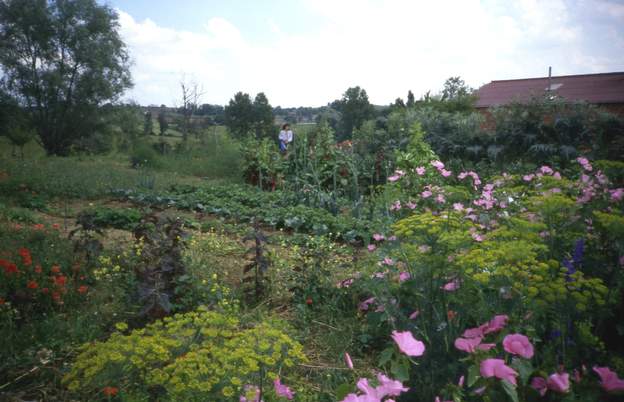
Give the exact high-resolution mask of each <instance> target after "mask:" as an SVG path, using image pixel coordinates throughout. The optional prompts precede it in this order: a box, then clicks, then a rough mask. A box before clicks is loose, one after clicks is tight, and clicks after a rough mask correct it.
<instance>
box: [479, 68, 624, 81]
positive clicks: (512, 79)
mask: <svg viewBox="0 0 624 402" xmlns="http://www.w3.org/2000/svg"><path fill="white" fill-rule="evenodd" d="M618 74H621V75H624V71H614V72H610V73H594V74H570V75H553V76H552V77H550V78H551V79H556V78H568V77H590V76H602V75H618ZM544 79H546V80H547V79H548V76H546V77H532V78H511V79H506V80H492V81H490V83H492V82H508V81H532V80H544Z"/></svg>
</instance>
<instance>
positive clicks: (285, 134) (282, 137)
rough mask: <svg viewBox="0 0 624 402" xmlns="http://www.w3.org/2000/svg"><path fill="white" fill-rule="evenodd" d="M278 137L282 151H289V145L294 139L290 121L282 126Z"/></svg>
mask: <svg viewBox="0 0 624 402" xmlns="http://www.w3.org/2000/svg"><path fill="white" fill-rule="evenodd" d="M278 138H279V148H280V152H282V153H284V154H285V153H286V152H287V151H288V145H289V144H290V143H291V142H292V141H293V132H292V130H291V129H290V125H289V124H288V123H286V124H284V125H283V126H282V130H281V131H280V133H279V136H278Z"/></svg>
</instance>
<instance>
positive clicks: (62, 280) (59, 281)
mask: <svg viewBox="0 0 624 402" xmlns="http://www.w3.org/2000/svg"><path fill="white" fill-rule="evenodd" d="M66 283H67V277H66V276H63V275H61V276H57V277H55V278H54V284H55V285H56V286H58V287H63V286H65V284H66Z"/></svg>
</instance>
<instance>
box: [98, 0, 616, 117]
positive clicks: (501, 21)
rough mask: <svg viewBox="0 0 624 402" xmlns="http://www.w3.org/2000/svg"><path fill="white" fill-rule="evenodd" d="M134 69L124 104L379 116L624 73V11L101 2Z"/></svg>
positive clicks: (561, 3) (565, 0)
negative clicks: (510, 83)
mask: <svg viewBox="0 0 624 402" xmlns="http://www.w3.org/2000/svg"><path fill="white" fill-rule="evenodd" d="M100 3H103V4H107V5H108V6H110V7H112V8H114V9H115V10H117V12H118V15H119V26H120V28H119V29H120V34H121V36H122V38H123V40H124V42H125V43H126V45H127V46H128V51H129V54H130V57H131V60H132V67H131V70H132V75H133V80H134V88H133V89H131V90H129V91H128V92H127V94H126V95H125V96H126V100H134V101H136V102H138V103H140V104H142V105H148V104H158V105H159V104H166V105H170V106H176V105H179V104H180V103H181V100H180V98H181V91H180V82H181V81H182V80H184V81H185V82H187V83H192V82H195V83H197V84H198V85H199V86H200V87H201V88H202V93H203V95H202V97H201V103H212V104H221V105H223V104H227V102H228V101H229V99H231V98H232V97H233V95H234V94H235V93H236V92H238V91H243V92H247V93H249V94H250V95H251V96H252V97H253V96H255V94H256V93H258V92H264V93H265V94H266V95H267V97H268V99H269V101H270V103H271V104H272V105H273V106H278V105H279V106H282V107H293V106H322V105H326V104H327V103H329V102H331V101H333V100H335V99H339V98H340V97H341V96H342V94H343V93H344V91H345V90H346V89H347V88H349V87H352V86H356V85H358V86H360V87H362V88H364V89H365V90H366V92H367V93H368V96H369V99H370V101H371V103H374V104H378V105H384V104H389V103H391V102H393V101H394V100H395V99H396V98H397V97H402V98H404V99H405V97H406V95H407V91H408V90H412V91H413V92H414V94H415V95H416V97H417V98H419V97H420V96H421V95H423V94H424V93H426V92H427V91H431V92H432V93H434V94H435V93H437V92H439V91H440V90H441V88H442V86H443V83H444V81H445V80H446V79H447V78H448V77H451V76H461V77H462V78H463V79H464V80H465V81H466V83H467V84H468V85H470V86H471V87H473V88H478V87H479V86H481V85H483V84H486V83H488V82H490V81H492V80H500V79H516V78H529V77H539V76H546V75H548V67H549V66H552V68H553V75H555V76H556V75H568V74H587V73H604V72H614V71H624V0H514V1H508V0H500V1H496V0H482V1H479V0H435V1H433V0H263V1H258V0H229V1H225V0H221V1H216V0H203V1H201V0H176V1H174V0H101V1H100Z"/></svg>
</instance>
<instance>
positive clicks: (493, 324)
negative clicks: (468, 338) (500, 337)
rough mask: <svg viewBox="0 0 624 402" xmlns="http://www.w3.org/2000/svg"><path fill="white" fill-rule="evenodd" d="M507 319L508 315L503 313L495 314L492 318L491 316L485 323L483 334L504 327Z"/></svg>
mask: <svg viewBox="0 0 624 402" xmlns="http://www.w3.org/2000/svg"><path fill="white" fill-rule="evenodd" d="M508 320H509V317H508V316H507V315H505V314H501V315H495V316H494V318H492V319H491V320H490V321H488V323H487V324H486V326H485V328H484V329H483V334H485V335H487V334H489V333H492V332H498V331H500V330H501V329H503V328H505V325H507V321H508Z"/></svg>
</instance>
